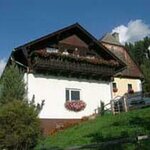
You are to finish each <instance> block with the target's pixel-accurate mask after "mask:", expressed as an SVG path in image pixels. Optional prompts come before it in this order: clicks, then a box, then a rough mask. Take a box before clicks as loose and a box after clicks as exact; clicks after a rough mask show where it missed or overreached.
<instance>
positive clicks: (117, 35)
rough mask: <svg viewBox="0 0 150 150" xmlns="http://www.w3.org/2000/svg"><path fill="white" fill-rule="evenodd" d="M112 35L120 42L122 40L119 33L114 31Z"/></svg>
mask: <svg viewBox="0 0 150 150" xmlns="http://www.w3.org/2000/svg"><path fill="white" fill-rule="evenodd" d="M112 36H113V37H114V38H115V39H116V40H117V41H118V42H120V41H119V33H117V32H114V33H113V34H112Z"/></svg>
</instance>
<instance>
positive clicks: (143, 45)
mask: <svg viewBox="0 0 150 150" xmlns="http://www.w3.org/2000/svg"><path fill="white" fill-rule="evenodd" d="M125 46H126V48H127V49H128V50H129V52H130V54H131V55H132V56H133V58H134V60H135V61H136V62H137V64H138V65H139V66H140V67H141V69H142V71H143V74H144V77H145V82H144V91H145V92H150V67H149V66H150V50H149V48H150V38H149V37H145V38H144V39H143V40H141V41H137V42H135V43H134V44H132V43H126V44H125Z"/></svg>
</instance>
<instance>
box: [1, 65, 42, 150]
mask: <svg viewBox="0 0 150 150" xmlns="http://www.w3.org/2000/svg"><path fill="white" fill-rule="evenodd" d="M25 94H26V90H25V83H24V76H23V73H22V72H21V71H20V70H19V68H18V67H17V66H15V65H11V66H9V67H7V68H6V70H5V71H4V73H3V75H2V78H1V96H0V149H7V150H30V149H33V147H34V146H35V145H36V143H37V141H38V139H39V137H40V133H41V132H40V120H39V118H38V114H39V112H40V111H41V109H42V107H43V105H44V101H42V103H41V104H37V105H35V103H34V98H35V97H34V96H33V99H32V100H31V101H29V100H28V99H26V97H25Z"/></svg>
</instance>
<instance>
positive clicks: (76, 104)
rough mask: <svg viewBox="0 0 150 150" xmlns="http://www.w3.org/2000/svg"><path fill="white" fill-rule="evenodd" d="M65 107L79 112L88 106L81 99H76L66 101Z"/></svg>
mask: <svg viewBox="0 0 150 150" xmlns="http://www.w3.org/2000/svg"><path fill="white" fill-rule="evenodd" d="M65 107H66V109H68V110H71V111H75V112H78V111H81V110H84V108H85V107H86V104H85V102H83V101H81V100H74V101H68V102H66V103H65Z"/></svg>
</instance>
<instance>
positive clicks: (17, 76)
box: [0, 65, 26, 104]
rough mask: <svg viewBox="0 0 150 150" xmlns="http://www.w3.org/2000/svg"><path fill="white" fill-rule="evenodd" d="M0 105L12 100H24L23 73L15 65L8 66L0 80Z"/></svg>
mask: <svg viewBox="0 0 150 150" xmlns="http://www.w3.org/2000/svg"><path fill="white" fill-rule="evenodd" d="M1 86H2V87H1V97H0V103H1V104H4V103H7V102H8V101H12V100H14V99H15V100H23V99H24V98H25V93H26V90H25V83H24V78H23V73H22V72H21V71H20V70H19V68H18V67H17V66H16V65H10V66H9V67H7V68H6V70H5V71H4V74H3V75H2V79H1Z"/></svg>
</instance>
